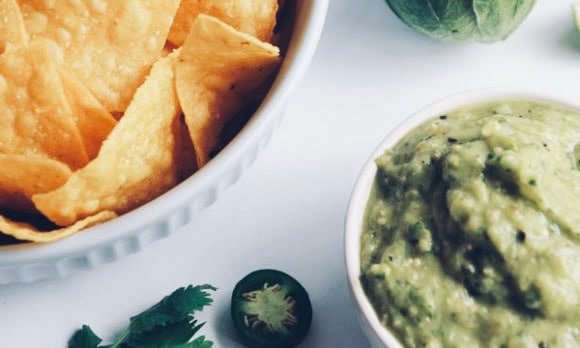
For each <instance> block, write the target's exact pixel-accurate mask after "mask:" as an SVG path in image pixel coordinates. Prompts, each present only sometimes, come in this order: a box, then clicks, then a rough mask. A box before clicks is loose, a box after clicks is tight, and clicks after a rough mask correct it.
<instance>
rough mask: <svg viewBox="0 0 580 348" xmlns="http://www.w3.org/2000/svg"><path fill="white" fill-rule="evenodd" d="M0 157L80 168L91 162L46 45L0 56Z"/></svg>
mask: <svg viewBox="0 0 580 348" xmlns="http://www.w3.org/2000/svg"><path fill="white" fill-rule="evenodd" d="M0 96H2V97H1V98H0V153H11V154H15V155H30V156H35V157H48V158H52V159H55V160H58V161H61V162H64V163H66V164H68V165H69V166H70V167H71V168H73V169H76V168H80V167H83V166H84V165H85V164H87V163H88V157H87V153H86V151H85V148H84V145H83V142H82V139H81V136H80V132H79V130H78V128H77V126H76V124H75V121H74V117H73V114H72V111H71V108H70V106H69V104H68V100H67V98H66V95H65V92H64V88H63V86H62V82H61V79H60V76H59V74H58V71H57V68H56V63H55V57H54V49H53V48H52V45H51V44H49V43H47V42H37V43H35V44H33V45H30V46H27V47H23V48H20V49H18V50H15V51H11V52H6V53H5V54H3V55H2V56H0Z"/></svg>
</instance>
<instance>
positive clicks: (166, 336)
mask: <svg viewBox="0 0 580 348" xmlns="http://www.w3.org/2000/svg"><path fill="white" fill-rule="evenodd" d="M215 290H217V289H216V288H215V287H213V286H211V285H207V284H206V285H198V286H193V285H190V286H188V287H184V288H179V289H177V290H175V291H174V292H173V293H172V294H171V295H169V296H166V297H165V298H163V299H162V300H161V301H160V302H159V303H157V304H156V305H154V306H153V307H151V308H149V309H147V310H146V311H144V312H142V313H140V314H138V315H136V316H134V317H131V319H130V320H129V326H128V327H127V328H126V329H125V330H124V331H123V332H122V333H121V334H120V335H119V336H118V337H117V339H116V341H115V342H114V343H113V344H110V345H100V344H101V342H102V339H101V338H100V337H99V336H97V335H96V334H95V333H94V332H93V330H92V329H91V328H90V327H89V326H87V325H83V327H82V328H81V329H79V330H78V331H77V332H75V334H74V335H73V336H72V338H71V339H70V341H69V343H68V347H69V348H137V347H139V348H149V347H151V348H153V347H155V348H211V347H212V346H213V343H212V342H211V341H208V340H207V339H206V338H205V336H200V337H197V338H195V339H193V337H194V336H195V334H196V333H197V332H198V331H199V330H200V329H201V328H202V327H203V325H204V324H205V323H201V324H200V323H198V321H197V320H195V319H194V317H193V314H194V313H195V312H199V311H202V310H203V309H204V308H205V307H207V306H209V305H211V304H212V302H213V300H212V299H211V294H210V291H215Z"/></svg>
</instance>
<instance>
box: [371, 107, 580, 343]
mask: <svg viewBox="0 0 580 348" xmlns="http://www.w3.org/2000/svg"><path fill="white" fill-rule="evenodd" d="M376 164H377V167H378V173H377V177H376V180H375V187H374V189H373V192H372V195H371V198H370V200H369V203H368V206H367V213H366V218H365V222H364V231H363V234H362V237H361V245H362V246H361V274H362V275H361V281H362V283H363V285H364V287H365V291H366V294H367V296H368V297H369V299H370V301H371V303H372V304H373V306H374V308H375V310H376V312H377V314H378V316H379V318H380V320H381V321H382V323H383V324H384V325H385V326H387V327H388V328H389V329H390V330H392V331H393V332H394V333H395V334H396V335H397V336H398V338H399V340H400V341H401V342H402V343H403V344H404V345H405V346H406V347H429V348H434V347H540V348H542V347H543V348H556V347H570V348H571V347H580V170H579V169H580V113H578V112H576V111H574V110H570V109H567V108H564V107H560V106H557V105H553V104H548V103H542V102H532V101H506V102H498V103H492V104H486V105H478V106H471V107H465V108H461V109H458V110H455V111H453V112H451V113H448V114H446V115H439V116H438V117H436V118H434V119H432V120H430V121H427V122H425V123H424V124H422V125H420V126H419V127H417V128H416V129H414V130H413V131H411V132H410V133H409V134H407V135H406V136H405V137H404V138H403V139H401V141H400V142H399V143H398V144H396V145H395V146H394V147H393V148H391V149H388V150H387V151H386V152H385V153H384V154H383V155H382V156H381V157H379V158H378V159H376Z"/></svg>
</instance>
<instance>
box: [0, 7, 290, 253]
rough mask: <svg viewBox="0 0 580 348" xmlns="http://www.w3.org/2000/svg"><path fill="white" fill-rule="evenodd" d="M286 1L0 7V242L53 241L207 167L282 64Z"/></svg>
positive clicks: (96, 222)
mask: <svg viewBox="0 0 580 348" xmlns="http://www.w3.org/2000/svg"><path fill="white" fill-rule="evenodd" d="M280 4H281V2H279V0H122V1H119V0H0V232H2V233H3V234H4V235H8V236H11V238H14V239H17V240H24V241H33V242H50V241H55V240H59V239H62V238H64V237H67V236H69V235H71V234H74V233H76V232H78V231H80V230H81V229H84V228H86V227H89V226H91V225H95V224H98V223H102V222H104V221H107V220H110V219H113V218H115V217H116V216H118V215H120V214H123V213H126V212H128V211H130V210H132V209H134V208H136V207H138V206H140V205H142V204H144V203H146V202H148V201H150V200H152V199H154V198H155V197H157V196H159V195H160V194H162V193H164V192H166V191H167V190H169V189H170V188H172V187H173V186H175V185H176V184H178V183H179V182H180V181H182V180H183V179H185V178H186V177H188V176H189V175H191V174H192V173H194V172H195V171H196V170H197V169H199V168H201V167H202V166H204V165H205V164H206V163H207V162H208V160H209V159H210V154H212V153H214V152H215V151H216V149H217V147H218V144H219V143H220V136H221V133H222V131H223V129H224V127H226V124H228V122H230V121H232V119H234V118H235V117H239V115H240V114H241V113H242V111H243V110H247V108H248V107H249V106H250V105H252V104H255V103H256V102H259V100H260V98H261V97H262V96H263V91H264V89H265V86H266V87H267V85H268V83H269V82H270V81H271V78H272V75H273V74H274V72H275V70H276V69H277V68H278V66H279V64H280V60H281V58H280V51H279V49H278V48H277V47H275V46H273V45H272V44H270V43H269V42H271V41H272V38H273V32H274V27H275V26H276V18H277V13H278V11H279V7H280ZM43 219H44V220H49V221H48V225H49V226H52V228H51V229H50V230H47V228H46V227H44V228H39V223H38V222H37V221H38V220H43ZM43 225H47V224H46V223H43Z"/></svg>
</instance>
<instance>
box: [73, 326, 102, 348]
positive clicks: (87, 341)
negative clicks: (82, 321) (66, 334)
mask: <svg viewBox="0 0 580 348" xmlns="http://www.w3.org/2000/svg"><path fill="white" fill-rule="evenodd" d="M101 341H102V340H101V339H100V338H99V337H98V336H97V335H95V333H94V332H93V330H91V328H90V327H89V326H87V325H83V327H82V328H81V329H80V330H78V331H77V332H75V334H74V335H73V337H72V338H71V339H70V341H69V342H68V346H69V347H75V348H96V347H98V346H99V343H101Z"/></svg>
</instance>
